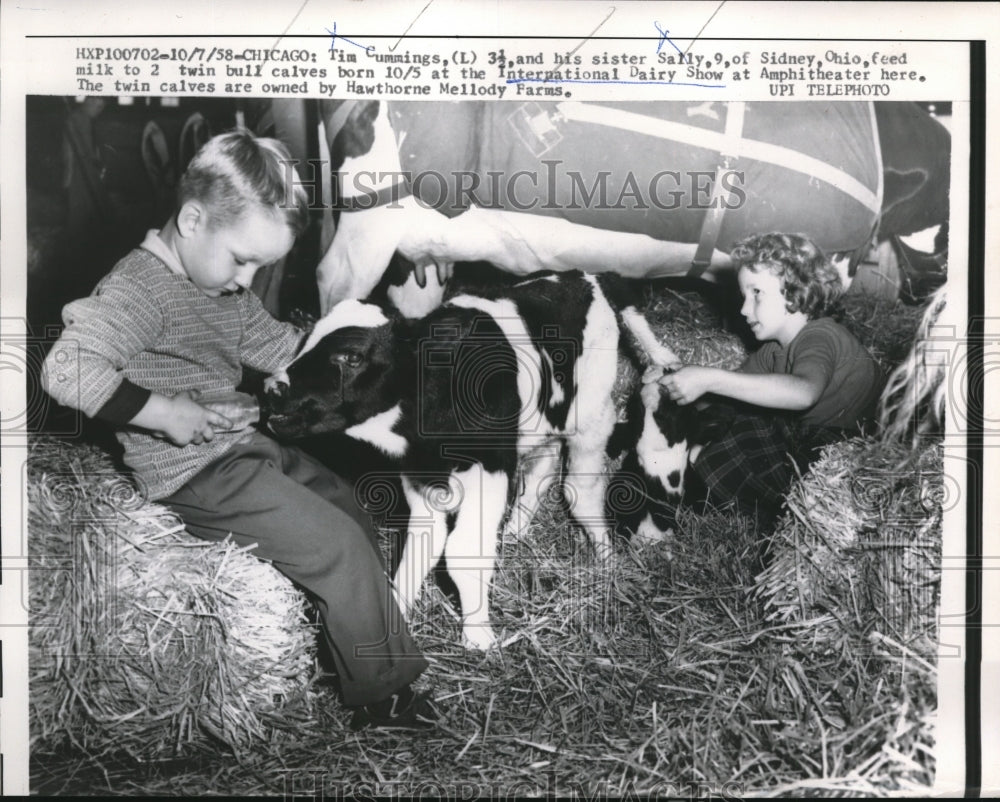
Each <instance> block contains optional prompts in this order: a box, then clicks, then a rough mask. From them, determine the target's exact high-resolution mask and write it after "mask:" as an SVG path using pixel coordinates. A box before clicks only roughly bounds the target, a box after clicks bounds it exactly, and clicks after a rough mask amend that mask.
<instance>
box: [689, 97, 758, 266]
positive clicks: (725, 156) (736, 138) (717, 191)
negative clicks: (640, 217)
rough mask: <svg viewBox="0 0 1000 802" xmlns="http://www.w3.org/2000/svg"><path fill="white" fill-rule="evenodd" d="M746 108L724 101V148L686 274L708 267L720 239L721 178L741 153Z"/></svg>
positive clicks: (722, 192) (738, 102) (722, 214)
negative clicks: (695, 249) (696, 245)
mask: <svg viewBox="0 0 1000 802" xmlns="http://www.w3.org/2000/svg"><path fill="white" fill-rule="evenodd" d="M745 111H746V103H744V102H743V101H736V100H733V101H729V102H728V103H727V104H726V130H725V134H724V136H725V138H726V140H727V141H726V142H725V143H724V144H725V149H724V150H722V151H720V153H719V156H720V157H721V159H720V161H719V164H718V166H717V167H716V168H715V179H714V183H713V184H712V200H711V203H710V204H709V208H708V210H707V211H706V212H705V219H704V220H703V221H702V223H701V235H700V236H699V237H698V250H697V251H695V255H694V259H693V260H692V261H691V267H690V268H689V269H688V276H690V277H691V278H700V277H701V276H702V274H703V273H704V272H705V271H706V270H708V266H709V265H710V264H711V263H712V254H713V253H714V251H715V244H716V243H717V242H718V241H719V232H720V231H721V230H722V218H723V217H725V214H726V203H725V201H726V200H727V198H726V197H725V195H727V194H728V193H727V192H726V191H724V190H723V189H722V178H723V175H724V174H725V173H727V172H728V171H729V170H730V169H731V168H732V161H733V160H734V159H736V158H738V157H739V155H740V147H739V145H740V140H741V137H742V135H743V117H744V112H745Z"/></svg>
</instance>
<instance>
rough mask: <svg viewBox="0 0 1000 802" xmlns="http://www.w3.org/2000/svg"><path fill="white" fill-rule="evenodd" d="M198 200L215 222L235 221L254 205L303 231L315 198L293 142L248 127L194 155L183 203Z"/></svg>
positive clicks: (182, 186) (182, 187) (180, 190)
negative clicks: (295, 156)
mask: <svg viewBox="0 0 1000 802" xmlns="http://www.w3.org/2000/svg"><path fill="white" fill-rule="evenodd" d="M190 200H196V201H198V202H200V203H202V204H203V205H204V206H205V207H206V208H208V210H209V214H210V215H211V224H212V225H213V226H216V227H218V226H222V225H229V224H231V223H233V222H234V221H235V220H236V219H238V218H239V217H241V216H242V215H243V214H245V213H246V212H247V211H248V210H249V209H250V208H252V207H257V208H260V209H266V210H267V211H268V212H271V213H274V212H277V213H280V214H283V215H284V219H285V223H286V224H287V225H288V227H289V228H290V229H291V231H292V234H293V235H294V236H296V237H298V236H299V235H300V234H301V233H302V232H303V231H305V229H306V226H307V225H308V224H309V201H308V197H307V195H306V191H305V189H304V187H303V186H302V184H301V182H300V181H299V176H298V173H297V172H296V170H295V165H294V161H293V159H292V157H291V155H290V154H289V152H288V148H286V147H285V146H284V144H282V143H281V142H279V141H278V140H277V139H269V138H266V137H256V136H254V135H253V134H251V133H250V132H249V131H246V130H237V131H229V132H227V133H225V134H219V135H218V136H215V137H213V138H212V139H210V140H209V141H208V142H206V143H205V144H204V145H203V146H202V148H201V150H199V151H198V152H197V153H196V154H195V157H194V158H193V159H192V160H191V163H190V164H189V165H188V167H187V169H186V170H185V171H184V175H183V176H181V180H180V183H179V184H178V187H177V208H178V209H179V208H180V207H181V206H183V205H184V204H185V203H186V202H188V201H190Z"/></svg>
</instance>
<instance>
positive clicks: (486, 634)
mask: <svg viewBox="0 0 1000 802" xmlns="http://www.w3.org/2000/svg"><path fill="white" fill-rule="evenodd" d="M462 637H463V640H464V641H465V646H466V648H467V649H475V650H476V651H480V652H488V651H490V649H493V648H495V647H496V645H497V642H498V641H497V636H496V633H494V632H493V627H491V626H490V625H489V624H466V625H465V626H464V627H463V628H462Z"/></svg>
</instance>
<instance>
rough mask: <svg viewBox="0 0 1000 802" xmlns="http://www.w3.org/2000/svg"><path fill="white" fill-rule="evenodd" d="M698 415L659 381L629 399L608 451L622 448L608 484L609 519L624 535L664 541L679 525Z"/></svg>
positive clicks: (697, 436)
mask: <svg viewBox="0 0 1000 802" xmlns="http://www.w3.org/2000/svg"><path fill="white" fill-rule="evenodd" d="M698 439H699V426H698V413H697V411H696V410H695V409H694V407H693V406H681V405H679V404H677V403H676V402H675V401H672V400H671V399H670V396H669V394H668V393H667V391H666V389H665V388H664V387H662V386H660V384H659V383H657V382H651V383H649V384H644V385H642V387H641V388H640V389H636V390H635V392H633V393H632V395H631V396H630V397H629V400H628V403H627V406H626V418H625V421H624V422H623V423H619V424H618V425H617V426H616V427H615V432H614V435H613V437H612V440H611V442H610V443H609V446H608V454H609V455H610V456H611V457H612V458H615V457H617V456H619V454H621V453H622V452H623V451H624V452H625V457H624V459H623V460H622V464H621V468H619V470H618V471H617V472H616V473H615V476H614V478H613V479H612V480H611V483H610V486H609V487H608V496H607V498H608V506H607V509H608V517H609V518H611V519H612V520H613V521H614V522H615V530H616V532H617V533H618V535H619V536H621V537H624V538H627V539H628V538H632V537H633V536H634V537H636V538H638V539H640V540H643V541H660V540H662V539H663V538H664V537H665V536H666V535H667V534H668V533H670V532H671V530H673V528H674V526H675V524H676V514H677V505H678V504H679V503H680V501H681V496H682V494H683V491H684V474H685V471H686V469H687V463H688V454H689V453H690V450H691V447H692V446H693V445H695V444H696V443H697V442H698Z"/></svg>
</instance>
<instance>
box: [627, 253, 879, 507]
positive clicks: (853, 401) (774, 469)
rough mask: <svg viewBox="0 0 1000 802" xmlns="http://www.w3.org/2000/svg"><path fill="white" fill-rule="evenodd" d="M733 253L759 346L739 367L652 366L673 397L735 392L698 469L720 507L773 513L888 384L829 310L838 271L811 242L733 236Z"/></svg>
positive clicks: (682, 400) (696, 461)
mask: <svg viewBox="0 0 1000 802" xmlns="http://www.w3.org/2000/svg"><path fill="white" fill-rule="evenodd" d="M732 259H733V263H734V264H735V266H736V267H737V268H738V271H739V272H738V274H737V279H738V281H739V286H740V291H741V292H742V294H743V299H744V300H743V306H742V308H741V309H740V314H742V315H743V316H744V317H745V318H746V320H747V323H748V324H749V325H750V330H751V331H752V332H753V334H754V336H755V337H756V338H757V340H759V341H760V342H762V343H763V345H762V346H761V347H760V348H759V349H758V350H757V351H755V352H754V353H752V354H751V355H750V356H749V357H748V358H747V360H746V361H745V362H744V363H743V365H742V366H741V367H740V368H738V369H737V370H735V371H728V370H722V369H719V368H710V367H699V366H687V367H682V368H680V369H679V370H678V371H677V372H675V373H670V374H666V375H661V374H660V373H659V372H658V371H653V372H651V373H650V374H648V375H647V376H646V377H645V380H646V381H652V380H656V379H658V380H659V381H660V383H661V384H662V385H663V386H665V387H666V388H667V391H668V392H669V394H670V397H671V398H672V399H674V400H675V401H676V402H677V403H679V404H690V403H692V402H694V401H697V400H698V399H699V398H701V397H702V396H703V395H705V394H706V393H712V394H715V395H716V396H721V397H722V398H724V399H731V401H733V402H736V403H735V404H730V406H732V407H733V409H732V410H731V411H730V414H731V415H732V420H731V421H727V424H726V426H727V428H726V429H725V431H723V432H719V433H718V434H717V435H716V436H715V437H712V438H711V440H710V442H708V443H706V444H704V446H702V447H699V446H696V447H695V448H694V449H692V451H691V455H690V461H691V466H692V469H693V471H694V473H695V475H696V476H697V477H698V478H699V479H700V480H701V481H702V482H703V483H704V485H705V487H706V488H707V490H708V498H709V499H710V500H712V502H713V503H715V504H725V503H730V502H734V501H735V502H736V503H737V504H738V505H739V507H740V508H741V509H744V510H746V511H750V512H753V511H756V512H757V513H758V514H759V515H760V516H761V517H762V518H763V519H764V520H770V519H773V517H774V516H775V515H776V514H777V512H778V509H779V508H780V505H781V503H782V500H783V496H784V493H785V492H786V491H787V489H788V487H789V486H790V484H791V481H792V478H793V477H794V469H793V466H792V464H791V462H790V460H789V455H790V456H791V457H792V458H793V459H794V460H795V462H796V464H797V465H798V467H799V469H800V470H802V469H804V468H805V466H806V465H807V464H808V462H809V461H810V460H811V459H812V458H813V457H814V456H815V455H816V451H817V449H818V448H819V446H822V445H825V444H827V443H830V442H833V441H834V440H837V439H840V438H842V437H845V436H849V435H851V434H857V433H859V431H860V430H861V429H862V427H864V426H865V425H866V424H869V423H870V422H871V421H872V420H873V416H874V413H875V407H876V404H877V401H878V397H879V393H880V391H881V388H882V375H881V371H880V369H879V366H878V364H877V363H876V362H875V361H874V360H873V359H872V357H871V355H870V354H869V353H868V351H867V350H865V347H864V346H863V345H862V344H861V343H860V342H859V341H858V340H857V339H856V338H855V337H854V335H852V334H851V333H850V332H849V331H847V329H845V328H844V327H843V326H841V325H839V324H838V323H836V322H834V321H833V320H831V319H830V318H829V317H824V315H825V314H826V313H827V311H828V310H829V308H830V306H831V304H832V303H833V301H835V300H836V299H837V298H838V297H839V295H840V294H841V292H842V287H841V284H840V278H839V275H838V274H837V272H836V271H835V270H834V268H833V267H832V266H831V265H830V263H829V262H828V261H827V259H826V258H825V257H824V255H823V254H822V252H821V251H820V250H819V249H818V248H817V247H816V246H815V245H814V244H813V243H812V242H810V241H809V240H808V239H806V238H805V237H802V236H797V235H792V234H761V235H756V236H751V237H748V238H746V239H744V240H742V241H741V242H739V243H737V245H736V246H735V248H734V249H733V251H732Z"/></svg>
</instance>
